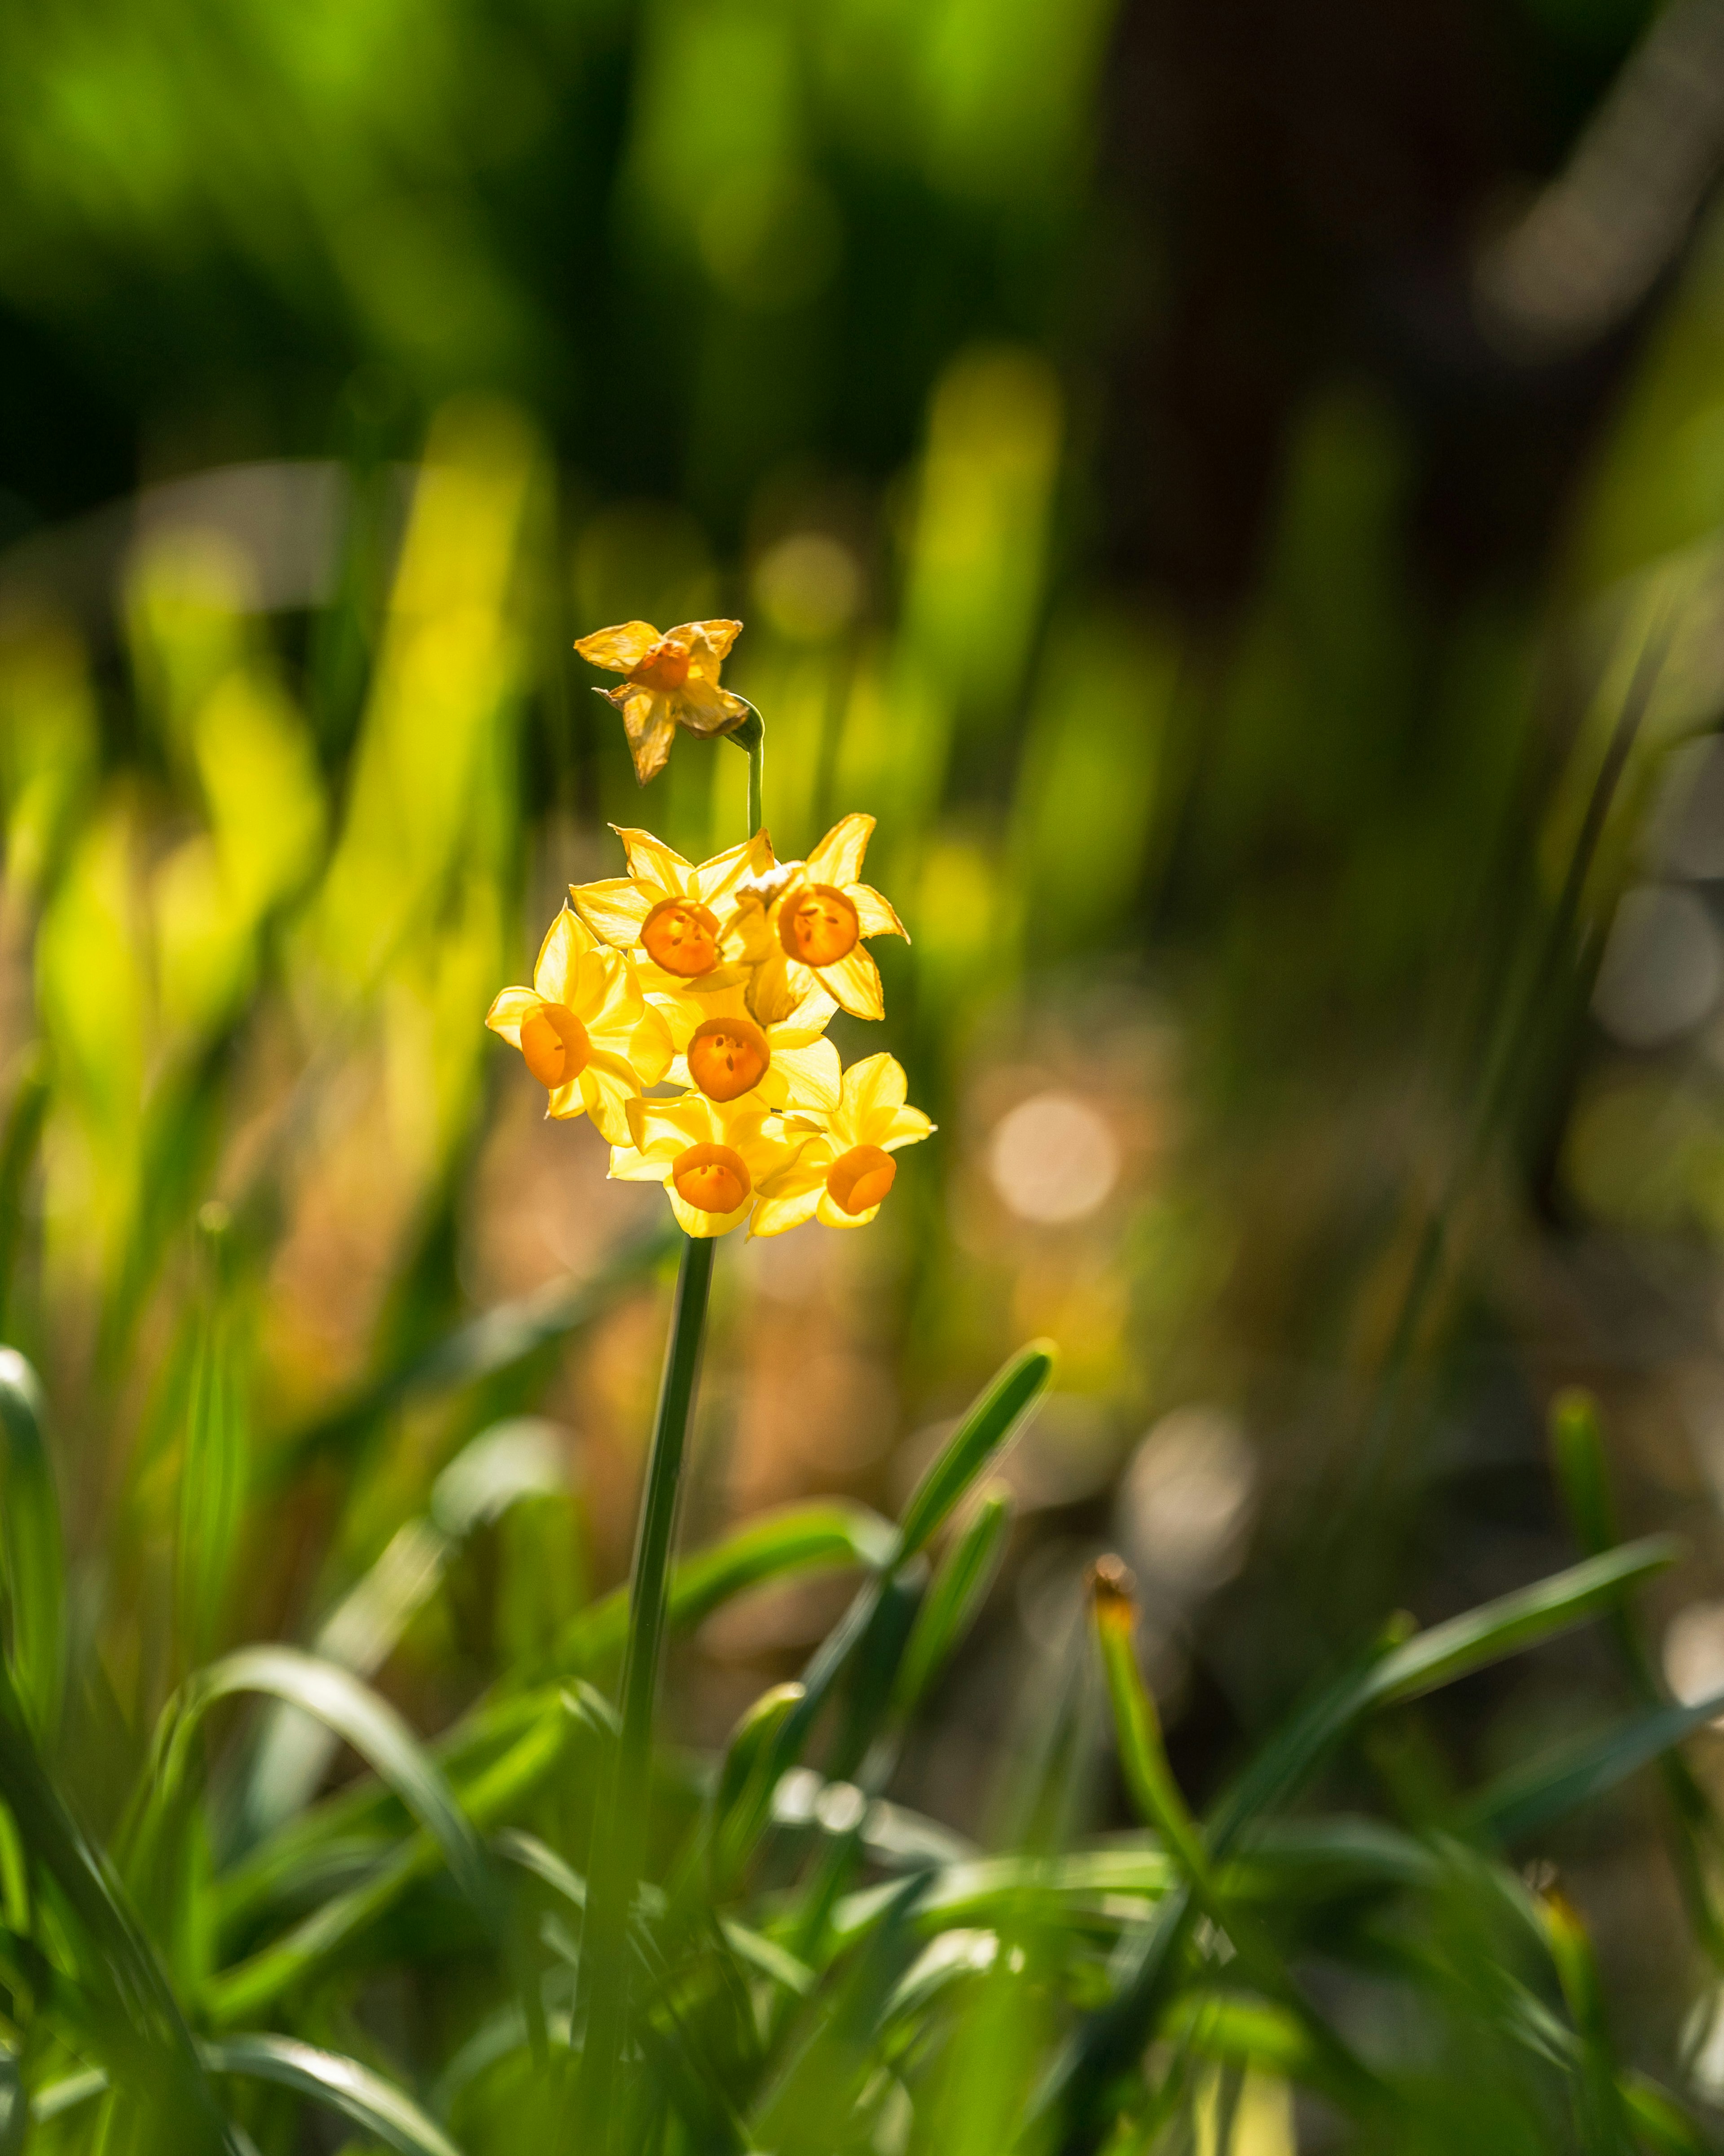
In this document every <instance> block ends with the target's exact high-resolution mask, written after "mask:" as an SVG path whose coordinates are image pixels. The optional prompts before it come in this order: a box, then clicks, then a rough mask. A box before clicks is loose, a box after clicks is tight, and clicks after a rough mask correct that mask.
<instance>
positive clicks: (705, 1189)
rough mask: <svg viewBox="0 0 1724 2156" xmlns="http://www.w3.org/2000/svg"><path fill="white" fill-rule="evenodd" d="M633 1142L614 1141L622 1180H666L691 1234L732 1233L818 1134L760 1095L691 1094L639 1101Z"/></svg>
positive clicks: (633, 1110) (633, 1111)
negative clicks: (768, 1106) (790, 1123)
mask: <svg viewBox="0 0 1724 2156" xmlns="http://www.w3.org/2000/svg"><path fill="white" fill-rule="evenodd" d="M629 1129H630V1132H631V1133H632V1136H633V1138H634V1143H633V1144H631V1145H617V1146H613V1147H612V1148H611V1173H612V1174H613V1176H614V1177H615V1178H617V1179H618V1181H619V1182H623V1183H663V1184H664V1195H665V1196H666V1197H667V1198H668V1199H670V1209H671V1211H672V1212H673V1213H674V1214H675V1215H676V1219H677V1224H678V1225H679V1226H680V1228H681V1229H682V1231H683V1233H684V1234H685V1235H729V1233H730V1232H731V1229H732V1228H740V1227H741V1225H742V1223H743V1222H744V1221H745V1220H746V1219H747V1218H748V1216H749V1214H751V1213H752V1212H753V1210H754V1209H755V1208H756V1206H757V1205H758V1204H760V1203H761V1202H762V1199H765V1198H767V1197H768V1196H769V1195H770V1194H771V1193H772V1192H774V1191H776V1190H777V1188H778V1187H779V1184H780V1183H781V1181H782V1178H783V1176H784V1174H785V1173H786V1171H787V1170H788V1169H789V1168H792V1167H793V1165H794V1164H795V1162H796V1158H797V1155H798V1153H799V1152H801V1151H802V1150H803V1147H804V1146H805V1145H807V1144H808V1141H809V1138H810V1137H811V1136H812V1134H813V1126H812V1125H808V1126H807V1127H803V1128H801V1129H798V1130H795V1131H790V1130H788V1129H787V1127H786V1125H785V1123H784V1122H783V1121H782V1118H781V1117H779V1116H774V1115H771V1114H769V1113H768V1112H767V1111H766V1110H765V1109H764V1108H762V1106H760V1105H759V1103H758V1101H757V1099H753V1098H746V1099H743V1100H741V1101H735V1102H733V1103H728V1104H727V1103H725V1102H722V1101H709V1100H708V1099H706V1096H704V1095H703V1094H700V1093H685V1094H683V1095H682V1096H681V1097H680V1099H678V1100H675V1101H644V1100H638V1101H635V1102H634V1104H633V1106H631V1107H630V1109H629Z"/></svg>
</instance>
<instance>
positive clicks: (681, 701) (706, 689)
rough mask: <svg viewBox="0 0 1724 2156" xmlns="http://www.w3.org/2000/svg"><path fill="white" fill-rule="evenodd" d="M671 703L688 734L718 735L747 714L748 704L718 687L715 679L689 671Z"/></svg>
mask: <svg viewBox="0 0 1724 2156" xmlns="http://www.w3.org/2000/svg"><path fill="white" fill-rule="evenodd" d="M675 704H676V716H677V717H678V718H679V719H680V721H682V723H683V725H684V726H686V727H687V728H688V729H689V731H690V733H696V734H721V733H722V732H723V731H725V729H726V727H727V726H735V725H736V721H737V720H738V719H746V718H747V716H748V706H747V704H745V703H744V702H743V701H742V699H741V697H740V696H732V695H731V692H730V690H728V689H721V688H720V687H719V685H718V684H717V683H716V681H703V680H701V679H700V675H697V674H695V673H694V672H692V671H691V672H690V675H689V678H688V680H686V681H685V683H684V684H683V685H682V687H681V688H680V689H679V690H677V692H676V697H675Z"/></svg>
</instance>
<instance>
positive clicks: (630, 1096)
mask: <svg viewBox="0 0 1724 2156" xmlns="http://www.w3.org/2000/svg"><path fill="white" fill-rule="evenodd" d="M485 1024H487V1025H488V1026H489V1027H490V1029H491V1031H492V1032H493V1033H500V1034H501V1035H502V1036H503V1038H504V1039H505V1040H506V1041H508V1042H509V1043H510V1044H511V1046H513V1047H516V1048H518V1049H519V1050H521V1055H522V1057H523V1059H524V1060H525V1061H526V1067H527V1069H528V1070H531V1072H532V1074H533V1075H534V1077H535V1078H536V1079H537V1080H538V1081H539V1083H540V1084H541V1086H544V1087H545V1088H546V1091H548V1092H549V1094H550V1096H551V1100H550V1109H549V1112H550V1113H551V1114H552V1115H553V1116H562V1117H567V1116H582V1115H590V1116H592V1118H593V1123H594V1125H595V1126H596V1127H597V1128H598V1131H599V1132H600V1133H601V1134H602V1135H603V1137H605V1138H607V1139H608V1141H609V1142H611V1144H613V1145H627V1144H629V1142H630V1140H631V1132H630V1127H629V1103H630V1102H631V1101H639V1098H640V1093H641V1088H642V1087H643V1086H656V1085H657V1084H658V1082H659V1080H660V1079H661V1078H662V1077H663V1076H664V1073H665V1072H666V1070H669V1069H670V1059H671V1056H672V1055H673V1054H674V1053H675V1046H674V1044H673V1042H672V1040H671V1037H670V1027H669V1026H668V1025H667V1024H665V1022H664V1016H663V1014H662V1013H661V1012H659V1011H658V1010H656V1009H654V1007H653V1006H652V1005H651V1004H649V1003H648V1001H647V999H646V998H645V997H644V995H643V994H642V993H641V989H640V983H639V981H638V980H637V979H636V978H635V974H634V965H633V964H632V962H630V961H629V959H628V958H627V957H624V956H623V953H622V952H620V951H613V950H609V949H608V948H607V947H605V946H604V945H603V944H602V943H600V942H598V940H597V939H596V937H594V936H593V933H592V932H591V930H590V929H588V928H587V927H586V926H585V925H584V923H582V921H577V919H576V917H575V916H574V915H573V914H572V913H571V912H570V911H569V910H568V908H567V906H565V907H564V908H563V909H562V911H561V912H560V913H559V914H558V915H557V918H556V920H555V921H552V924H551V927H550V930H549V932H548V933H547V934H546V937H545V941H544V942H543V944H542V945H541V947H540V950H539V957H538V962H537V963H536V965H535V966H534V968H533V984H532V986H531V988H505V989H504V991H503V993H501V995H500V996H499V997H498V998H497V999H496V1001H495V1003H494V1004H492V1005H491V1007H490V1011H489V1013H488V1014H486V1017H485Z"/></svg>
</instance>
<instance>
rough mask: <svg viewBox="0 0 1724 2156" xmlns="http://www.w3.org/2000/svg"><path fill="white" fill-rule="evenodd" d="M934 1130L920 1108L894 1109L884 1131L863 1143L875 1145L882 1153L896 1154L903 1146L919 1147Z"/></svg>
mask: <svg viewBox="0 0 1724 2156" xmlns="http://www.w3.org/2000/svg"><path fill="white" fill-rule="evenodd" d="M934 1129H935V1126H934V1124H933V1122H932V1121H931V1119H930V1118H929V1117H928V1116H925V1115H924V1114H923V1113H922V1111H921V1109H920V1108H895V1109H894V1110H893V1111H892V1117H891V1121H890V1122H889V1123H887V1124H886V1126H885V1128H884V1130H880V1131H879V1132H877V1134H876V1135H875V1136H874V1137H870V1138H868V1139H867V1140H865V1142H866V1143H867V1144H870V1145H877V1146H878V1147H880V1151H881V1152H897V1151H898V1150H899V1149H900V1147H903V1146H907V1145H920V1144H921V1141H922V1140H923V1139H924V1138H926V1137H932V1136H933V1134H934Z"/></svg>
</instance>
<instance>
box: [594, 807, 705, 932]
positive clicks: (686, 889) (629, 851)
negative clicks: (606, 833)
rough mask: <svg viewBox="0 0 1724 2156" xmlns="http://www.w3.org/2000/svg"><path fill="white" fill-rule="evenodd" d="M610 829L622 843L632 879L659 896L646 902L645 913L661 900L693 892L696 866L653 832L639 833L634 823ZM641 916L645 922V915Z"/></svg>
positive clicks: (683, 896)
mask: <svg viewBox="0 0 1724 2156" xmlns="http://www.w3.org/2000/svg"><path fill="white" fill-rule="evenodd" d="M611 829H613V831H614V832H615V833H616V834H617V836H618V838H619V839H621V840H622V841H623V860H625V861H627V862H628V864H629V875H630V876H631V877H633V879H634V881H635V882H636V883H641V884H645V885H648V886H649V888H650V890H651V891H654V893H656V894H657V895H656V896H654V897H649V899H648V900H647V901H646V912H650V911H652V909H653V907H654V906H656V905H657V904H658V902H659V899H660V898H686V897H687V896H689V894H690V892H691V891H693V890H694V888H695V875H696V873H697V871H696V870H695V865H694V863H693V862H692V861H685V860H684V859H683V857H682V855H680V853H678V852H677V851H676V850H675V847H674V846H667V845H666V844H665V843H664V840H663V839H655V838H654V836H653V834H652V833H651V832H650V831H639V830H637V829H635V828H634V825H633V824H612V826H611ZM641 917H642V919H643V920H644V919H645V917H646V914H645V913H643V915H642V916H641Z"/></svg>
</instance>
